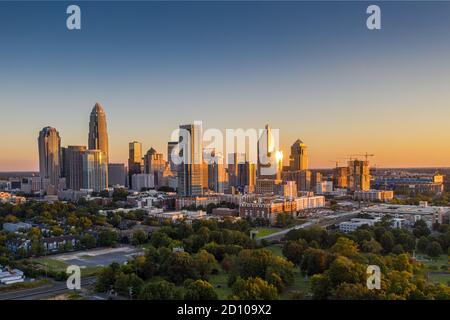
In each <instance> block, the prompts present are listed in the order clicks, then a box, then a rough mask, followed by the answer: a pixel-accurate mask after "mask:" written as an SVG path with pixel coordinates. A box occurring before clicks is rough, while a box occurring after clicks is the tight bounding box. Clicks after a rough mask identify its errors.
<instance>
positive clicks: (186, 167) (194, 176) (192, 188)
mask: <svg viewBox="0 0 450 320" xmlns="http://www.w3.org/2000/svg"><path fill="white" fill-rule="evenodd" d="M179 143H180V144H181V145H182V146H183V147H182V150H181V152H180V157H181V159H182V163H181V164H180V165H178V166H177V167H178V189H177V191H178V193H179V195H181V196H197V195H202V189H203V188H202V186H203V182H204V181H203V154H202V153H203V140H202V125H201V122H194V124H187V125H181V126H180V135H179Z"/></svg>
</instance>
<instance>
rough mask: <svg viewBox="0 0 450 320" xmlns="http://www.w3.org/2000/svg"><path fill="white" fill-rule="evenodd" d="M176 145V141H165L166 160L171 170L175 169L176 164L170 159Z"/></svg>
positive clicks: (174, 170)
mask: <svg viewBox="0 0 450 320" xmlns="http://www.w3.org/2000/svg"><path fill="white" fill-rule="evenodd" d="M177 145H178V142H177V141H169V142H168V143H167V160H168V161H169V164H170V170H171V171H173V172H176V171H177V165H176V164H175V162H174V161H173V160H172V152H173V150H174V149H175V148H176V146H177Z"/></svg>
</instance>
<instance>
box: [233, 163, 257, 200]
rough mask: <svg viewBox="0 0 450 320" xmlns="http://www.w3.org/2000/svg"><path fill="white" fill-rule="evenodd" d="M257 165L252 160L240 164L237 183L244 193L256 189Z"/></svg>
mask: <svg viewBox="0 0 450 320" xmlns="http://www.w3.org/2000/svg"><path fill="white" fill-rule="evenodd" d="M255 181H256V165H255V164H254V163H252V162H250V161H245V162H244V163H239V164H238V175H237V184H238V187H239V189H241V191H244V193H252V192H253V191H254V190H255Z"/></svg>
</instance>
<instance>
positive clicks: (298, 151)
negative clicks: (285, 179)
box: [289, 139, 308, 171]
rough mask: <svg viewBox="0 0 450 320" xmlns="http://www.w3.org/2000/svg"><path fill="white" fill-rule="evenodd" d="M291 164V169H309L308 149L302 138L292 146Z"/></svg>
mask: <svg viewBox="0 0 450 320" xmlns="http://www.w3.org/2000/svg"><path fill="white" fill-rule="evenodd" d="M289 166H290V170H291V171H297V170H307V169H308V150H307V147H306V145H305V144H304V143H303V142H302V141H301V140H300V139H297V140H296V141H295V142H294V144H293V145H292V146H291V156H290V158H289Z"/></svg>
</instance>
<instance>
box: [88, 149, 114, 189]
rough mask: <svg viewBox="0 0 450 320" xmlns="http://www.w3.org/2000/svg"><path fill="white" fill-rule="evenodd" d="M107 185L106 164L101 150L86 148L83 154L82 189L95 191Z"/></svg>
mask: <svg viewBox="0 0 450 320" xmlns="http://www.w3.org/2000/svg"><path fill="white" fill-rule="evenodd" d="M107 187H108V164H107V162H106V157H105V153H104V152H103V151H102V150H87V151H86V152H85V153H84V154H83V189H90V190H93V191H95V192H99V191H102V190H105V189H106V188H107Z"/></svg>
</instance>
